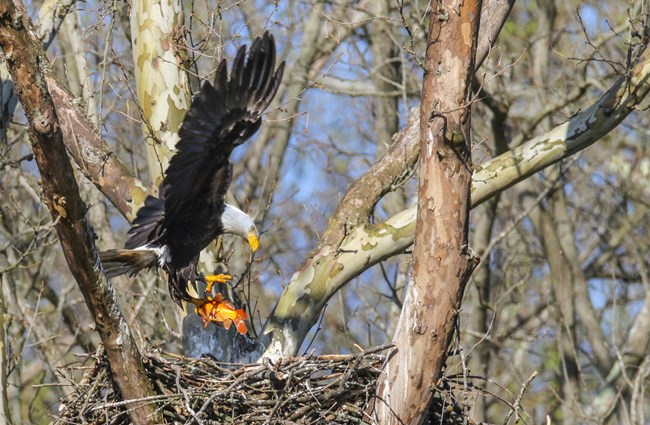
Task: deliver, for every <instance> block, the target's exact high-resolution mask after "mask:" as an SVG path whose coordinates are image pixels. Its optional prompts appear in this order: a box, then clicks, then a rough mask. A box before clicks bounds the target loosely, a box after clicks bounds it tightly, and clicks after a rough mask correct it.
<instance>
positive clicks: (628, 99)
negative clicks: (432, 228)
mask: <svg viewBox="0 0 650 425" xmlns="http://www.w3.org/2000/svg"><path fill="white" fill-rule="evenodd" d="M482 16H483V15H482ZM478 53H481V52H478ZM649 78H650V55H649V54H648V53H647V51H645V50H641V51H639V52H637V56H636V59H635V60H634V61H633V62H632V65H631V67H630V73H629V74H628V75H626V76H621V77H620V78H619V80H617V82H616V83H615V84H614V85H613V86H612V87H611V88H610V89H609V90H608V91H607V92H606V93H605V94H603V96H602V97H601V98H600V99H599V100H598V101H597V102H595V103H594V104H593V105H592V106H590V107H589V108H587V109H586V110H584V111H583V112H581V113H579V114H577V115H576V116H574V117H572V118H571V119H570V120H568V121H567V122H565V123H563V124H560V125H558V126H556V127H555V128H553V129H552V130H550V131H548V132H547V133H545V134H543V135H540V136H538V137H536V138H534V139H531V140H530V141H528V142H526V143H524V144H522V145H521V146H519V147H517V148H515V149H512V150H510V151H508V152H506V153H504V154H502V155H499V156H498V157H496V158H494V159H492V160H489V161H487V162H486V163H484V164H482V165H479V166H476V167H475V169H474V173H473V176H472V192H471V204H472V207H475V206H477V205H479V204H481V203H483V202H485V201H486V200H488V199H490V198H492V197H493V196H495V195H496V194H498V193H500V192H503V191H504V190H506V189H508V188H509V187H511V186H513V185H514V184H516V183H518V182H520V181H522V180H524V179H526V178H528V177H530V176H532V175H533V174H535V173H537V172H539V171H541V170H543V169H545V168H546V167H548V166H549V165H552V164H554V163H557V162H559V161H561V160H562V159H565V158H567V157H569V156H571V155H574V154H575V153H577V152H579V151H581V150H583V149H585V148H587V147H589V146H591V145H592V144H593V143H595V142H596V141H598V140H599V139H601V138H602V137H603V136H604V135H605V134H607V133H608V132H610V131H612V130H613V129H614V128H616V126H618V124H620V122H621V121H623V119H625V117H627V116H628V115H629V114H630V113H631V112H633V111H634V110H636V109H638V108H642V107H643V103H644V99H645V98H646V96H647V95H648V92H650V83H649V81H648V80H649ZM415 111H417V110H415ZM417 115H418V114H417V112H415V113H412V115H411V119H410V120H409V122H408V123H407V125H406V127H405V128H404V129H403V130H402V131H401V132H400V133H399V135H398V136H397V138H396V140H395V142H394V143H393V145H392V146H391V148H390V149H389V150H388V151H387V152H386V154H385V155H384V156H383V157H382V158H381V159H379V161H378V162H377V163H375V164H374V165H373V166H372V167H371V168H370V169H369V170H368V171H367V172H366V173H364V175H363V176H362V177H361V178H359V179H358V180H357V181H355V183H354V184H353V185H352V186H351V187H350V189H349V190H348V192H347V193H346V194H345V196H344V197H343V199H342V200H341V203H340V205H339V207H338V208H337V210H336V212H335V213H334V215H333V216H332V218H331V219H330V222H329V224H328V227H327V229H326V231H325V232H324V237H323V238H322V239H321V243H320V245H319V246H318V247H317V248H316V249H315V250H314V251H312V252H311V253H310V254H309V256H308V257H307V259H306V260H305V262H304V263H303V266H302V267H301V268H300V269H299V270H298V271H297V272H296V273H295V274H294V275H293V277H292V278H291V279H290V280H289V282H288V284H287V285H286V286H285V289H284V291H283V293H282V295H281V297H280V300H279V301H278V304H277V305H278V306H279V305H280V304H282V305H284V306H293V307H291V308H287V309H278V308H277V307H276V308H275V310H274V312H273V313H272V315H271V317H270V318H269V320H267V323H266V324H265V326H264V329H263V334H265V336H264V339H263V342H264V343H265V344H266V345H267V350H266V352H265V353H264V356H265V357H271V358H278V357H282V356H292V355H295V354H296V350H298V348H299V346H300V343H301V342H302V340H303V339H304V337H305V336H306V334H307V333H306V332H303V330H304V329H307V330H309V329H310V328H311V327H312V326H313V325H314V324H315V323H316V321H317V320H318V316H319V314H320V311H321V310H320V309H318V308H316V307H317V306H324V305H325V304H326V302H327V300H328V299H329V298H330V297H331V296H332V295H334V293H335V292H336V291H337V290H338V289H339V288H340V286H342V285H344V284H345V283H347V282H340V281H339V280H333V279H331V278H329V277H328V276H327V275H323V276H320V277H322V278H324V279H325V280H324V281H316V280H313V279H304V278H303V273H309V264H310V263H312V262H313V261H314V259H316V258H321V257H322V252H323V250H324V249H327V250H329V252H339V251H340V247H341V246H342V245H343V244H344V243H345V244H346V245H347V246H348V249H351V250H354V253H356V254H357V255H360V256H362V257H364V258H365V256H369V257H370V258H382V259H384V258H390V257H392V256H394V255H397V254H400V253H402V252H404V250H405V249H406V248H408V247H409V246H410V245H411V244H412V243H413V238H414V235H415V226H414V224H415V211H416V207H411V208H409V209H407V210H405V211H403V212H401V213H399V214H396V215H395V216H393V217H392V218H391V219H389V220H388V221H386V222H385V223H382V224H378V225H376V226H379V227H381V226H382V225H384V224H387V223H388V222H390V221H391V220H394V219H395V220H399V219H401V218H403V217H411V218H412V220H413V222H412V223H410V224H411V227H409V226H406V225H405V226H404V229H411V230H406V231H405V232H403V233H400V236H399V237H398V238H396V239H395V240H394V242H395V243H392V241H393V240H392V239H388V238H386V239H379V240H378V241H377V244H376V245H375V246H373V247H372V249H371V250H361V249H359V246H356V245H354V244H352V243H351V242H350V241H348V239H347V238H348V235H350V234H351V233H353V232H355V231H360V232H365V231H366V230H364V228H365V226H366V223H367V217H368V215H369V214H370V212H371V211H372V209H373V208H374V205H376V203H377V202H378V201H379V199H381V196H383V195H384V194H385V193H387V192H388V191H390V190H393V189H394V188H395V187H397V186H398V185H399V182H401V181H403V180H404V179H405V178H407V177H408V173H409V171H410V170H412V169H413V168H414V164H415V161H417V158H418V146H419V145H418V143H419V134H418V132H417V128H418V127H419V125H420V123H419V117H418V116H417ZM393 161H402V165H405V166H406V167H407V168H401V169H400V167H399V166H393V165H391V163H392V162H393ZM384 162H387V163H386V164H383V163H384ZM384 172H386V173H387V174H386V175H384V174H383V173H384ZM373 175H374V177H373V178H371V176H373ZM346 254H353V253H349V252H348V253H346ZM354 264H360V268H359V269H357V270H348V272H349V274H350V275H351V276H358V275H359V274H361V273H362V272H363V271H365V270H367V269H369V268H370V267H372V266H374V265H375V264H377V263H376V262H373V261H367V262H357V261H354ZM305 282H308V283H307V284H306V283H305ZM312 286H316V287H317V290H316V291H314V292H313V293H314V294H317V298H316V299H315V300H314V302H313V304H312V303H309V308H308V309H307V310H306V311H301V310H300V309H299V307H302V304H300V303H296V304H292V303H293V301H292V297H293V296H294V294H295V293H302V292H304V291H310V290H311V289H310V288H311V287H312ZM298 322H300V323H298ZM288 336H291V337H292V338H298V340H297V341H292V342H291V343H286V344H285V343H284V341H285V339H286V338H287V337H288ZM271 345H272V346H271ZM278 350H280V351H278Z"/></svg>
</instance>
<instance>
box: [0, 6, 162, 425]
mask: <svg viewBox="0 0 650 425" xmlns="http://www.w3.org/2000/svg"><path fill="white" fill-rule="evenodd" d="M31 34H33V28H32V25H31V21H30V20H29V15H28V14H27V12H26V11H25V9H24V8H23V7H22V5H20V3H18V4H17V5H14V4H12V3H11V2H3V3H2V5H1V6H0V47H1V48H2V51H3V53H4V55H5V57H6V59H7V65H8V67H9V71H10V72H11V76H12V78H13V81H14V83H15V84H16V92H17V94H18V98H19V100H20V102H21V103H22V105H23V108H24V110H25V115H26V116H27V118H28V120H29V129H30V136H31V137H30V139H31V142H32V149H33V151H34V157H35V159H36V162H37V164H38V169H39V172H40V176H41V181H42V187H43V200H44V202H45V203H46V204H47V206H48V208H49V209H50V212H51V214H52V220H53V222H54V224H53V226H54V227H55V229H56V231H57V234H58V237H59V241H60V243H61V248H62V250H63V254H64V255H65V258H66V261H67V263H68V266H69V267H70V271H71V272H72V275H73V276H74V278H75V280H76V281H77V283H78V284H79V288H80V290H81V292H82V294H83V296H84V299H85V300H86V304H87V306H88V308H89V310H90V312H91V314H92V317H93V319H94V320H95V323H96V325H97V330H98V332H99V334H100V336H101V338H102V342H103V343H104V346H105V347H106V353H107V356H108V359H109V363H110V365H111V369H112V371H113V375H114V377H115V381H116V383H117V386H118V387H119V389H120V392H121V394H122V397H123V399H124V400H135V399H142V398H144V397H147V396H150V395H152V393H153V387H152V384H151V381H150V380H149V378H148V377H147V375H146V372H145V368H144V363H143V359H142V357H141V355H140V352H139V351H138V347H137V345H136V343H135V340H134V339H133V335H132V334H131V331H130V329H129V327H128V325H127V323H126V321H125V320H124V317H123V316H122V314H121V311H120V308H119V305H118V303H117V297H116V295H115V291H114V290H113V287H112V285H111V284H110V282H109V281H108V280H107V279H106V277H105V276H104V275H103V273H102V272H101V266H100V265H99V264H100V262H99V256H98V254H97V250H96V249H95V243H94V233H93V232H92V229H91V228H90V225H89V224H88V221H87V218H86V213H87V207H86V205H85V204H84V203H83V202H82V200H81V198H80V197H79V187H78V186H77V182H76V180H75V178H74V174H73V170H72V166H71V164H70V162H69V159H68V156H67V154H66V151H65V146H64V144H63V140H62V131H61V128H60V126H59V123H58V118H57V114H56V111H55V109H54V105H53V102H52V98H51V97H50V94H49V92H48V88H47V83H46V78H45V75H44V74H45V73H46V72H47V71H44V70H43V67H44V66H45V65H46V64H49V61H48V60H47V57H46V55H45V51H44V50H43V47H42V45H41V43H40V42H38V41H36V40H34V38H33V37H30V35H31ZM129 415H130V416H131V420H132V421H133V423H135V424H146V423H152V422H160V421H161V419H162V418H161V417H160V416H159V414H158V413H157V411H156V409H155V406H154V405H153V404H151V403H147V402H143V401H134V402H133V403H130V404H129Z"/></svg>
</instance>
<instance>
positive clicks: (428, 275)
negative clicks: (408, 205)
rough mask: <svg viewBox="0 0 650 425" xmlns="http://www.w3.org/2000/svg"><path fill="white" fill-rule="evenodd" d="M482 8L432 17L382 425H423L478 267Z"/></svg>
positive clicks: (456, 2)
mask: <svg viewBox="0 0 650 425" xmlns="http://www.w3.org/2000/svg"><path fill="white" fill-rule="evenodd" d="M480 10H481V2H480V1H478V2H463V1H461V0H452V1H443V2H441V3H439V4H437V5H434V6H433V10H432V12H431V23H430V25H429V38H428V48H427V53H426V59H425V75H424V82H423V86H422V108H421V115H420V166H421V169H420V186H419V199H418V217H417V222H416V232H415V235H416V236H415V249H414V251H413V274H412V278H411V282H410V283H409V289H408V291H407V295H406V300H405V303H404V308H403V309H402V314H401V315H400V320H399V323H398V324H397V330H396V333H395V337H394V339H393V343H394V344H395V345H396V347H398V348H397V350H396V352H395V354H394V355H393V356H392V357H391V359H390V360H389V361H388V362H387V364H386V366H385V368H384V372H385V373H384V374H383V375H382V379H381V380H380V382H379V385H378V389H377V395H378V399H379V400H378V401H377V402H376V403H375V414H376V419H377V422H378V423H380V424H397V423H399V424H419V423H422V422H423V420H424V417H425V414H426V412H427V410H428V407H429V405H430V403H431V400H432V398H433V393H434V391H435V388H436V383H437V382H438V380H439V379H440V376H441V370H442V367H443V365H444V362H445V359H446V357H447V350H448V348H449V345H450V343H451V337H452V335H453V332H454V329H455V325H456V320H457V315H458V310H459V308H460V302H461V299H462V296H463V291H464V289H465V285H466V283H467V281H468V279H469V276H470V274H471V272H472V271H473V269H474V267H475V266H476V264H477V260H476V259H475V257H474V256H473V255H472V254H471V251H470V249H469V248H468V245H467V241H468V219H469V210H470V185H471V179H472V166H471V155H470V137H469V134H470V104H471V80H472V75H473V73H474V54H475V50H476V40H477V34H478V28H479V25H478V24H479V17H480ZM433 306H435V308H433ZM432 310H433V311H432Z"/></svg>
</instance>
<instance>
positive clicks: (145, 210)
mask: <svg viewBox="0 0 650 425" xmlns="http://www.w3.org/2000/svg"><path fill="white" fill-rule="evenodd" d="M164 196H165V194H164V191H163V188H161V191H160V193H159V195H158V197H155V196H151V195H149V196H147V198H146V199H145V200H144V205H143V206H142V207H140V209H139V210H138V213H137V215H136V217H135V220H133V223H131V230H129V233H128V236H129V237H128V239H127V240H126V243H125V244H124V248H126V249H136V248H139V247H141V246H145V245H146V244H148V243H150V242H155V241H156V240H157V239H158V238H160V237H161V236H163V235H164V229H162V228H161V227H160V226H161V225H162V220H163V219H164V218H165V199H164Z"/></svg>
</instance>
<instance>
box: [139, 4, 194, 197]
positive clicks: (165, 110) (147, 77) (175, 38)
mask: <svg viewBox="0 0 650 425" xmlns="http://www.w3.org/2000/svg"><path fill="white" fill-rule="evenodd" d="M182 25H183V12H182V4H181V2H180V1H178V0H173V1H160V0H137V1H133V2H132V4H131V34H133V35H134V37H133V38H132V43H131V46H132V49H133V63H134V64H135V67H134V72H135V81H136V86H137V93H138V101H139V105H140V108H141V111H142V130H143V133H144V134H145V139H146V146H147V163H148V165H149V167H148V168H149V180H150V181H151V183H152V185H153V186H154V187H158V185H159V184H160V182H162V179H163V173H164V171H165V170H166V169H167V165H169V161H170V159H171V157H172V156H173V154H174V148H175V146H176V142H178V129H179V128H180V126H181V123H182V122H183V118H184V117H185V114H186V113H187V111H188V110H189V108H190V96H189V93H190V89H189V81H188V79H187V74H186V72H185V69H184V67H183V58H182V56H181V50H180V49H179V43H183V39H182V34H181V27H182ZM181 46H182V44H181Z"/></svg>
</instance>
